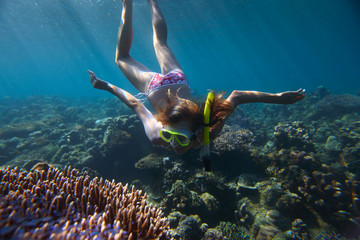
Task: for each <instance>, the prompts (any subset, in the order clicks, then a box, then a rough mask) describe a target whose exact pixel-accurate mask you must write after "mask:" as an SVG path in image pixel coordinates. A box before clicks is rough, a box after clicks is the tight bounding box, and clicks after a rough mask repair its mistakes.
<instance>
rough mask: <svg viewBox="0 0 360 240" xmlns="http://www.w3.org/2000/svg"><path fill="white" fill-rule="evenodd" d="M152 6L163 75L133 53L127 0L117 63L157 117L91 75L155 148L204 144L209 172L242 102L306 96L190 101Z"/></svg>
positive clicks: (251, 94) (240, 94) (237, 95)
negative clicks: (214, 145) (212, 151)
mask: <svg viewBox="0 0 360 240" xmlns="http://www.w3.org/2000/svg"><path fill="white" fill-rule="evenodd" d="M148 2H149V4H150V8H151V17H152V27H153V41H154V42H153V44H154V48H155V52H156V57H157V60H158V62H159V65H160V67H161V73H156V72H153V71H151V70H149V69H148V68H147V67H145V66H144V65H143V64H141V63H139V62H137V61H136V60H134V59H133V58H132V57H131V56H130V54H129V52H130V48H131V44H132V39H133V29H132V5H133V1H132V0H123V2H122V4H123V8H122V15H121V24H120V28H119V32H118V39H117V48H116V59H115V61H116V63H117V65H118V66H119V68H120V69H121V71H122V72H123V74H124V75H125V77H126V78H127V79H128V80H129V81H130V82H131V83H132V85H134V87H135V88H136V89H138V90H139V91H140V92H141V93H144V94H145V96H146V98H147V100H149V102H150V103H151V105H152V107H153V109H154V111H155V114H154V115H153V113H151V112H150V111H149V110H148V109H147V108H146V107H145V105H144V104H143V102H142V101H141V100H139V99H137V98H136V97H135V96H133V95H131V94H130V93H128V92H127V91H125V90H123V89H121V88H119V87H117V86H114V85H112V84H110V83H108V82H106V81H103V80H101V79H99V78H97V77H96V76H95V74H94V73H93V72H91V71H89V74H90V81H91V83H92V85H93V86H94V88H97V89H102V90H106V91H108V92H110V93H112V94H114V95H115V96H117V97H118V98H120V99H121V100H122V101H123V102H124V103H125V104H126V105H127V106H128V107H130V108H131V109H133V110H134V111H135V112H136V114H137V115H138V117H139V118H140V120H141V122H142V124H143V125H144V128H145V133H146V135H147V137H148V138H149V140H150V141H151V143H152V144H154V145H161V146H164V147H167V148H169V149H173V150H174V151H175V152H176V153H178V154H183V153H185V152H186V151H187V150H189V149H190V148H199V147H201V146H203V152H204V153H203V161H204V164H205V169H206V170H210V165H209V143H210V141H211V140H213V139H215V138H216V137H217V135H218V134H219V133H220V131H221V129H222V128H223V126H224V124H225V120H226V119H227V118H228V117H229V115H230V114H231V113H232V112H233V111H234V109H235V108H236V107H237V106H238V105H239V104H244V103H254V102H262V103H277V104H291V103H295V102H298V101H300V100H302V99H303V98H304V97H305V90H303V89H299V90H297V91H288V92H282V93H276V94H272V93H265V92H257V91H238V90H234V91H233V92H232V93H231V94H230V96H229V97H228V98H226V99H225V98H223V94H217V95H216V96H214V93H213V92H210V93H209V94H208V97H207V99H206V100H205V102H204V103H203V104H197V103H195V102H194V101H192V100H191V96H190V92H191V91H190V87H189V83H188V80H187V78H186V76H185V74H184V71H183V70H182V68H181V66H180V64H179V63H178V61H177V60H176V58H175V56H174V54H173V53H172V51H171V50H170V48H169V46H168V44H167V26H166V22H165V19H164V16H163V14H162V12H161V10H160V8H159V6H158V3H157V1H156V0H148Z"/></svg>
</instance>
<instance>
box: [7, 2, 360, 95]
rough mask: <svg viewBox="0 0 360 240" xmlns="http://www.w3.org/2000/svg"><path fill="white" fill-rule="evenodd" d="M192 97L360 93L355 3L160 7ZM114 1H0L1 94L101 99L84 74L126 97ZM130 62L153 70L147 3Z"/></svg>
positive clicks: (359, 21) (137, 15)
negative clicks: (300, 91) (116, 88)
mask: <svg viewBox="0 0 360 240" xmlns="http://www.w3.org/2000/svg"><path fill="white" fill-rule="evenodd" d="M159 4H160V7H161V8H162V11H163V13H164V15H165V18H166V20H167V23H168V29H169V36H168V42H169V45H170V47H171V48H172V50H173V51H174V53H175V55H176V57H177V58H178V60H179V62H180V63H181V65H182V67H183V69H184V70H185V72H186V74H187V76H188V78H189V81H190V84H191V86H192V88H193V89H194V90H195V91H197V92H200V93H202V92H205V91H206V90H207V89H216V90H225V91H228V92H230V91H232V90H233V89H243V90H261V91H269V92H278V91H284V90H295V89H298V88H300V87H301V88H306V89H308V90H310V91H311V90H314V89H316V88H317V87H318V86H319V85H323V86H325V87H327V88H329V89H330V90H331V91H333V92H350V93H356V92H358V91H359V89H360V83H359V79H360V68H359V67H358V65H359V62H360V44H359V42H360V14H359V10H360V4H359V1H357V0H318V1H312V0H302V1H287V0H271V1H270V0H267V1H264V0H220V1H219V0H196V1H190V0H184V1H177V0H166V1H165V0H159ZM120 11H121V1H120V0H116V1H115V0H114V1H105V0H103V1H101V0H62V1H58V0H39V1H31V0H29V1H21V0H1V1H0V36H1V37H0V72H1V74H0V95H1V96H19V97H22V96H29V95H67V96H108V93H105V92H101V91H97V90H94V89H93V88H92V86H91V85H90V83H89V80H88V74H87V70H88V69H91V70H93V71H94V72H95V73H96V74H97V75H98V76H99V77H100V78H103V79H105V80H107V81H110V82H112V83H114V84H116V85H118V86H120V87H122V88H124V89H127V90H128V91H130V92H131V93H136V92H137V91H136V89H135V88H134V87H132V86H131V84H130V83H129V82H128V81H127V80H126V79H125V77H124V76H123V75H122V73H121V71H120V70H119V69H118V67H117V66H116V64H115V63H114V55H115V43H116V36H117V28H118V26H119V23H120ZM131 54H132V55H133V56H134V58H135V59H137V60H138V61H140V62H142V63H144V64H145V65H146V66H148V67H149V68H150V69H154V70H156V71H158V70H159V67H158V64H157V61H156V58H155V54H154V50H153V47H152V29H151V19H150V11H149V7H148V4H147V2H146V0H134V42H133V47H132V51H131Z"/></svg>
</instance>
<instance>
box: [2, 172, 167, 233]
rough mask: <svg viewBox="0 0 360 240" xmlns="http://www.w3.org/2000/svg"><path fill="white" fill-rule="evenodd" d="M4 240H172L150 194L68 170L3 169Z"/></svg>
mask: <svg viewBox="0 0 360 240" xmlns="http://www.w3.org/2000/svg"><path fill="white" fill-rule="evenodd" d="M0 179H1V182H0V238H16V239H170V238H171V236H170V231H169V225H168V222H167V220H166V218H163V217H162V211H161V209H160V208H157V207H154V206H152V205H151V204H150V205H148V204H147V196H146V194H144V195H142V192H141V190H135V189H134V187H132V188H131V189H128V188H129V187H128V184H126V185H125V186H123V185H122V184H121V183H117V184H116V183H115V181H114V180H113V181H112V182H110V181H108V180H103V179H102V178H101V179H99V178H97V177H95V178H94V179H90V177H89V176H88V175H86V174H79V172H78V171H77V170H75V169H71V168H70V167H67V168H65V170H64V171H63V172H62V171H60V170H58V169H55V168H52V167H49V168H48V169H47V170H32V171H30V172H26V171H22V170H19V169H18V168H13V169H10V168H7V169H0Z"/></svg>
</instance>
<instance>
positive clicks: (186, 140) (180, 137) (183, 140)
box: [175, 134, 189, 146]
mask: <svg viewBox="0 0 360 240" xmlns="http://www.w3.org/2000/svg"><path fill="white" fill-rule="evenodd" d="M175 138H176V140H177V141H178V143H179V144H180V145H181V146H187V145H189V138H188V137H186V136H185V135H181V134H176V135H175Z"/></svg>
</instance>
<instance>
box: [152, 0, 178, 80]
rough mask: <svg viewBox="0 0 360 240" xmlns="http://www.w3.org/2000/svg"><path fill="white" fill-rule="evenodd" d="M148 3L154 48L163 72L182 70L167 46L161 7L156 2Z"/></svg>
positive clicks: (165, 27)
mask: <svg viewBox="0 0 360 240" xmlns="http://www.w3.org/2000/svg"><path fill="white" fill-rule="evenodd" d="M148 2H149V4H150V7H151V17H152V25H153V31H154V37H153V38H154V48H155V52H156V57H157V59H158V62H159V64H160V67H161V72H162V73H163V74H166V73H168V72H170V71H171V70H174V69H179V70H182V69H181V67H180V64H179V63H178V61H177V60H176V58H175V56H174V54H173V53H172V51H171V50H170V48H169V46H168V44H167V26H166V22H165V18H164V16H163V14H162V12H161V10H160V8H159V5H158V3H157V1H156V0H148Z"/></svg>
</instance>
